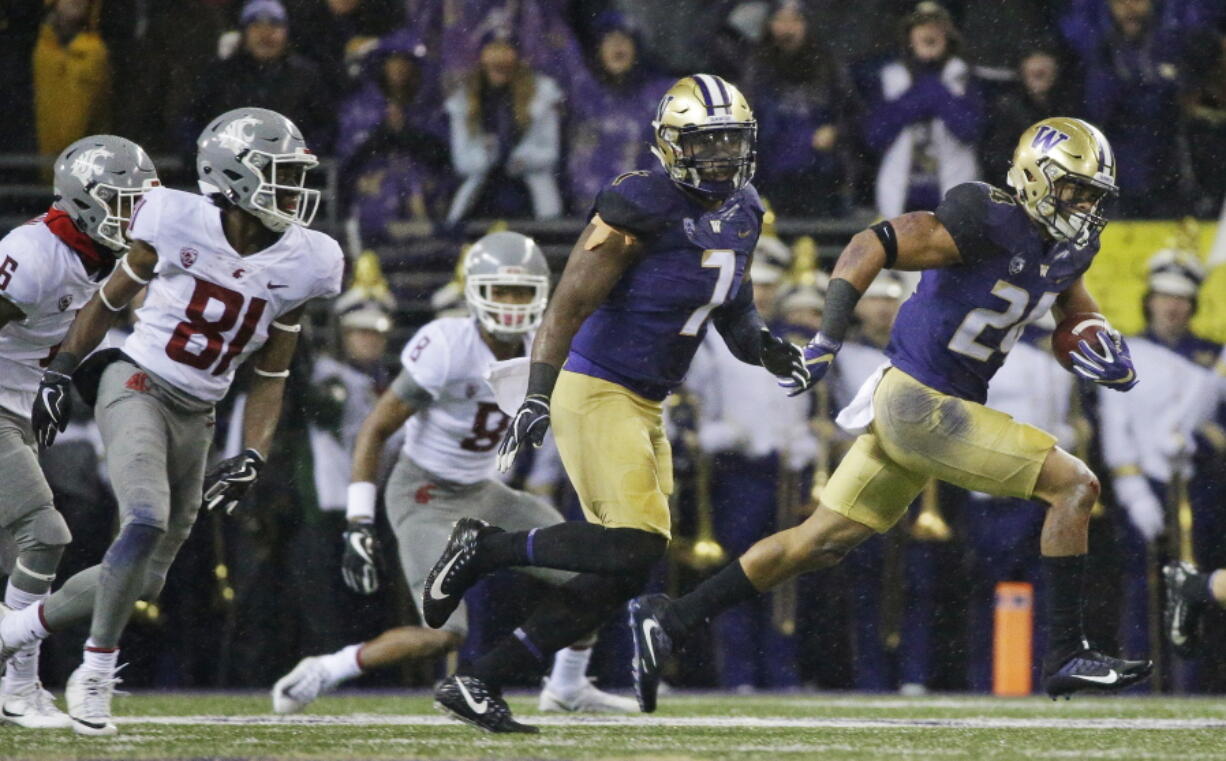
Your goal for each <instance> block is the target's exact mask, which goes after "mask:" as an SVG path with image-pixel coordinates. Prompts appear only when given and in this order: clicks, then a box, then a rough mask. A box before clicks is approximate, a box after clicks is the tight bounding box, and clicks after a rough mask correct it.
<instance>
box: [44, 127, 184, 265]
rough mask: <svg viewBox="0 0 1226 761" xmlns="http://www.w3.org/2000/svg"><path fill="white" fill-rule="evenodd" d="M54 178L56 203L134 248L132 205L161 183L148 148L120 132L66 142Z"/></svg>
mask: <svg viewBox="0 0 1226 761" xmlns="http://www.w3.org/2000/svg"><path fill="white" fill-rule="evenodd" d="M53 182H54V192H55V206H56V208H58V209H60V210H61V211H63V212H64V213H66V214H67V215H68V216H69V217H71V218H72V221H73V223H75V224H76V226H77V228H78V229H80V230H81V231H82V232H84V233H85V234H86V235H88V236H89V237H90V238H93V239H94V240H95V241H97V242H98V243H100V244H101V245H103V246H106V247H107V248H109V249H111V250H112V251H116V252H123V251H126V250H127V248H128V241H127V240H125V239H124V233H125V232H126V230H127V225H128V222H129V221H130V220H131V219H132V209H133V208H134V207H135V206H136V204H137V202H138V201H140V198H141V196H142V195H144V193H145V191H146V190H148V189H149V188H152V187H155V186H157V185H159V184H160V183H159V182H158V173H157V170H156V169H154V167H153V162H152V161H151V160H150V159H149V155H148V154H147V153H145V150H144V149H143V148H141V147H140V146H139V145H137V144H136V143H134V142H132V141H131V140H127V139H125V138H122V137H119V136H117V135H90V136H89V137H83V138H81V139H80V140H78V141H76V142H75V143H73V144H72V145H70V146H68V147H67V148H65V149H64V152H63V153H61V154H60V155H59V158H57V159H56V160H55V178H54V180H53Z"/></svg>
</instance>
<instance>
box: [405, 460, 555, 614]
mask: <svg viewBox="0 0 1226 761" xmlns="http://www.w3.org/2000/svg"><path fill="white" fill-rule="evenodd" d="M384 502H385V503H386V505H387V518H388V522H389V523H391V524H392V530H393V531H395V533H396V546H397V549H398V550H399V551H400V569H401V570H402V571H403V572H404V580H405V581H407V582H408V584H409V589H410V590H411V591H412V593H413V604H414V605H416V606H417V612H418V614H419V615H420V614H421V596H422V593H423V592H424V591H425V588H426V576H428V575H429V573H430V569H431V568H433V567H434V563H435V561H437V560H438V557H439V555H442V554H443V548H444V547H446V546H447V540H448V539H449V538H450V537H451V530H452V528H453V527H454V525H455V522H456V521H457V520H459V519H460V518H463V517H465V516H468V517H470V518H480V519H481V520H483V521H486V522H488V523H490V524H491V525H494V526H498V527H499V528H503V529H506V530H507V531H529V530H531V529H534V528H543V527H545V526H552V525H554V524H555V523H561V522H562V516H561V514H559V513H558V511H557V510H555V509H554V508H553V507H552V506H551V505H549V504H547V503H546V502H545V501H544V500H542V499H540V498H539V497H534V496H533V495H531V494H528V493H526V492H522V491H516V490H514V489H512V488H510V487H509V486H507V485H506V484H503V483H502V482H501V481H495V480H493V479H487V480H485V481H478V482H477V483H475V484H458V483H455V482H453V481H445V480H443V479H441V478H439V477H438V476H436V475H434V474H433V473H431V472H430V471H428V470H425V469H424V468H422V467H420V466H419V465H417V464H416V463H414V462H413V461H412V460H410V459H409V458H407V457H405V456H404V455H401V456H400V459H398V460H397V461H396V467H395V468H393V469H392V475H391V477H390V478H389V479H388V483H387V493H386V495H385V497H384ZM516 570H519V571H522V572H524V573H526V574H528V575H530V576H534V577H536V578H538V579H540V580H542V581H545V582H548V583H549V584H552V585H554V586H558V585H561V584H565V583H566V582H568V581H570V580H571V579H573V578H574V577H575V574H574V573H573V572H571V571H558V570H554V569H552V568H519V569H516ZM440 628H441V629H442V630H443V631H445V632H452V633H454V634H457V635H459V636H460V637H461V638H463V637H465V636H467V634H468V611H467V608H466V607H465V605H464V603H462V602H461V603H460V607H458V608H456V610H455V612H454V613H452V614H451V618H448V619H447V622H446V623H445V624H443V625H442V627H440Z"/></svg>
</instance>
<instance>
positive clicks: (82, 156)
mask: <svg viewBox="0 0 1226 761" xmlns="http://www.w3.org/2000/svg"><path fill="white" fill-rule="evenodd" d="M114 156H115V154H114V153H112V152H111V151H108V150H107V149H106V148H103V147H101V146H99V147H97V148H90V149H89V150H88V151H81V152H80V153H78V154H77V157H76V158H74V159H73V160H72V168H71V169H69V170H68V171H70V172H72V176H73V177H76V178H77V179H78V180H79V181H80V182H81V184H82V185H89V183H90V182H91V181H92V180H93V179H94V178H95V177H97V176H98V175H100V174H102V171H103V169H105V168H106V160H107V159H109V158H113V157H114Z"/></svg>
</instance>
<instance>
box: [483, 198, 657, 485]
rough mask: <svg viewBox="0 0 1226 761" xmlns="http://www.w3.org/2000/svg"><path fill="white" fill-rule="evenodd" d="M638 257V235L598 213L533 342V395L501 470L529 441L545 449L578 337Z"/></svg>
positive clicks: (514, 425) (501, 454)
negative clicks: (553, 403)
mask: <svg viewBox="0 0 1226 761" xmlns="http://www.w3.org/2000/svg"><path fill="white" fill-rule="evenodd" d="M638 255H639V246H638V244H637V243H636V241H635V239H634V236H632V235H630V234H629V233H626V232H623V231H622V230H619V229H617V228H616V227H613V226H612V225H610V224H608V223H607V222H605V221H604V220H603V219H601V218H600V215H599V214H597V215H595V216H594V217H592V221H591V222H590V223H588V226H587V227H586V228H585V229H584V231H583V234H582V235H580V236H579V241H578V242H577V243H575V246H574V248H572V249H571V251H570V258H568V259H567V260H566V269H565V270H563V271H562V279H561V281H559V282H558V287H557V290H555V291H554V294H553V298H551V299H550V300H549V307H548V309H546V310H545V317H544V319H543V320H542V322H541V327H540V329H539V330H537V332H536V338H535V339H534V340H533V343H532V365H531V368H530V369H529V372H528V395H527V397H525V398H524V403H523V404H521V405H520V407H519V411H518V412H516V413H515V417H514V418H512V419H511V424H510V426H508V427H507V433H506V435H505V436H504V437H503V439H502V443H501V444H499V445H498V469H499V470H500V471H502V472H503V473H505V472H507V471H508V470H509V469H510V468H511V465H512V464H513V463H514V462H515V455H516V454H517V453H518V452H519V449H520V447H521V446H522V445H523V444H524V443H525V442H527V443H531V444H532V445H533V446H537V447H539V446H540V445H541V441H542V440H543V439H544V438H545V431H547V430H548V429H549V397H550V396H551V395H552V394H553V386H554V383H556V382H557V380H558V373H559V372H560V371H561V368H562V363H563V362H565V361H566V355H567V354H568V353H569V352H570V343H571V341H572V340H574V337H575V333H578V332H579V327H580V326H581V325H583V321H584V320H586V319H587V318H588V315H590V314H591V313H592V312H594V311H596V308H597V307H598V306H600V304H601V302H603V301H604V300H605V298H606V297H607V296H608V295H609V291H611V290H613V286H614V285H616V284H617V281H618V280H619V279H620V278H621V276H622V274H623V273H625V271H626V269H627V268H629V267H630V265H631V264H632V263H634V260H635V259H637V258H638Z"/></svg>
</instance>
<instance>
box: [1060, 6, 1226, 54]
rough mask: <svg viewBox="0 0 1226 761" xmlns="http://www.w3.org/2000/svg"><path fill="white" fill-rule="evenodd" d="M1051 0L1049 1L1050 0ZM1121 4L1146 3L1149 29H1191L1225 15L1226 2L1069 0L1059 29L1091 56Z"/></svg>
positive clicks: (1077, 48)
mask: <svg viewBox="0 0 1226 761" xmlns="http://www.w3.org/2000/svg"><path fill="white" fill-rule="evenodd" d="M1049 1H1050V0H1049ZM1117 4H1118V5H1121V6H1134V7H1141V6H1145V8H1146V9H1147V11H1146V15H1147V16H1148V20H1147V22H1146V25H1147V26H1148V27H1149V28H1150V29H1161V30H1164V31H1183V32H1185V33H1186V32H1190V31H1192V30H1195V29H1200V28H1205V27H1211V26H1213V25H1214V24H1217V23H1220V22H1221V21H1222V20H1223V18H1226V3H1223V2H1221V0H1163V1H1162V2H1160V3H1157V4H1155V3H1153V2H1152V0H1123V2H1119V0H1068V2H1067V3H1066V5H1067V8H1066V9H1065V10H1064V14H1063V15H1062V16H1061V18H1060V32H1061V34H1062V35H1063V36H1064V40H1065V42H1067V43H1068V45H1069V47H1071V48H1073V49H1074V50H1075V51H1076V52H1077V54H1078V55H1080V56H1082V57H1085V56H1089V55H1092V54H1093V53H1094V51H1095V50H1097V49H1098V48H1099V46H1101V45H1102V44H1103V43H1104V42H1105V41H1106V40H1107V38H1108V37H1110V36H1111V35H1112V34H1113V33H1114V31H1115V28H1116V20H1115V16H1116V13H1117V9H1116V8H1114V7H1112V6H1115V5H1117Z"/></svg>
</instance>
